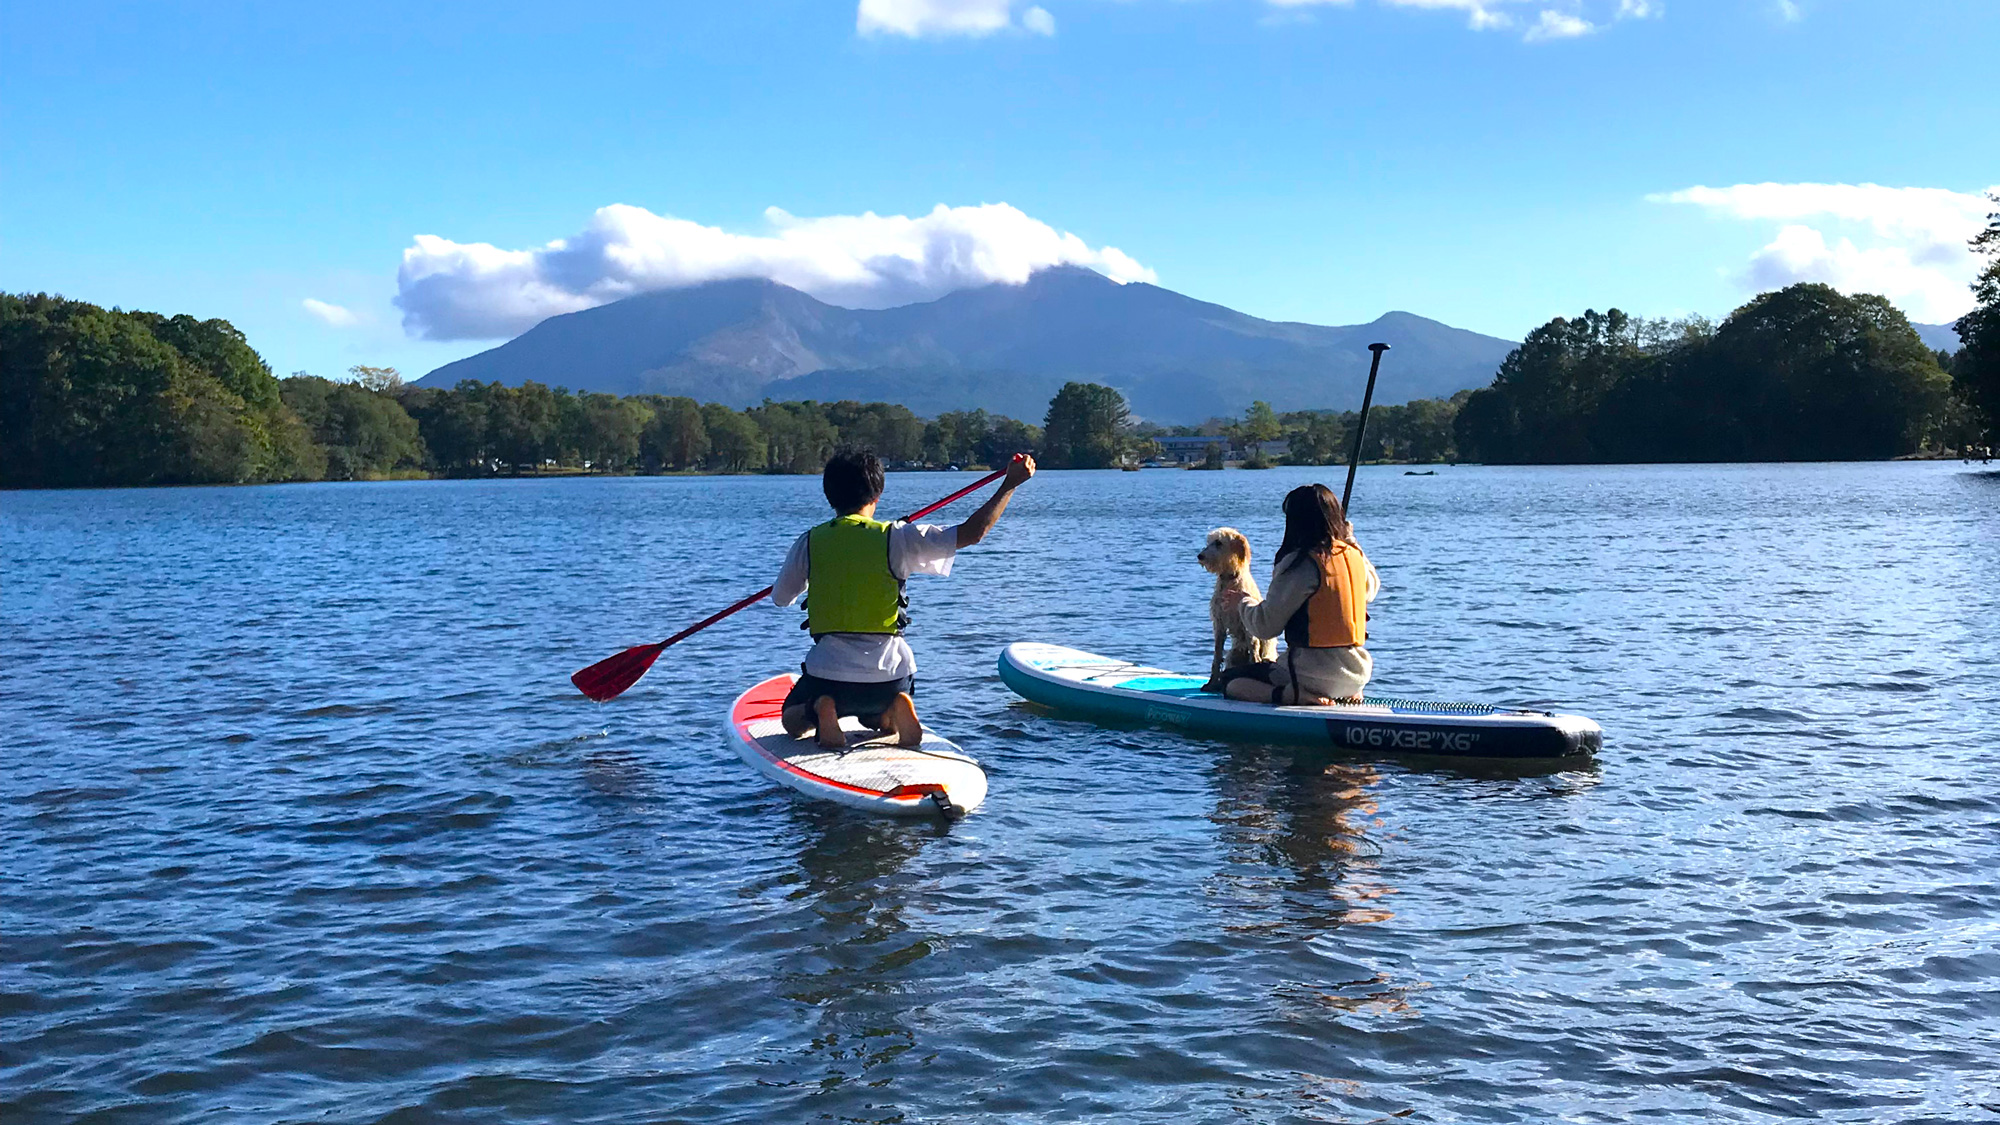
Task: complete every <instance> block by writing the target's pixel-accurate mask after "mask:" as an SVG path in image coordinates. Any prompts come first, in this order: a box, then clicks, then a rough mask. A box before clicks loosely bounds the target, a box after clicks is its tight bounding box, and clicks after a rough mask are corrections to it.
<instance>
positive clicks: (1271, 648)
mask: <svg viewBox="0 0 2000 1125" xmlns="http://www.w3.org/2000/svg"><path fill="white" fill-rule="evenodd" d="M1194 557H1195V561H1196V562H1199V563H1200V564H1201V568H1202V569H1203V570H1206V571H1208V572H1209V573H1210V574H1213V575H1215V592H1214V593H1212V594H1210V595H1209V596H1208V621H1209V624H1210V625H1212V626H1214V628H1215V659H1214V660H1212V661H1210V662H1209V665H1208V682H1207V683H1205V684H1203V685H1202V687H1201V690H1203V691H1221V690H1222V669H1223V668H1224V667H1225V666H1226V667H1230V668H1235V667H1238V666H1240V665H1244V664H1256V663H1259V662H1262V661H1268V660H1276V659H1277V658H1278V642H1277V641H1275V640H1261V639H1259V638H1257V637H1253V636H1251V635H1250V631H1249V630H1248V629H1245V628H1244V627H1243V618H1242V616H1241V615H1240V614H1239V613H1237V611H1236V605H1235V604H1234V603H1233V602H1229V601H1225V600H1224V599H1223V596H1222V595H1223V591H1225V590H1241V591H1243V596H1244V597H1245V598H1248V599H1250V600H1252V601H1262V600H1263V598H1264V594H1263V592H1262V591H1261V590H1259V589H1258V588H1257V580H1256V579H1255V578H1252V577H1250V540H1248V539H1246V538H1244V537H1243V533H1242V532H1240V531H1238V530H1236V529H1235V528H1233V527H1218V528H1216V529H1215V530H1214V531H1211V532H1209V533H1208V542H1207V543H1206V544H1205V545H1204V546H1203V547H1202V549H1201V550H1199V551H1197V552H1195V556H1194ZM1225 641H1227V642H1228V647H1229V659H1228V660H1227V661H1226V662H1225V661H1224V660H1223V642H1225Z"/></svg>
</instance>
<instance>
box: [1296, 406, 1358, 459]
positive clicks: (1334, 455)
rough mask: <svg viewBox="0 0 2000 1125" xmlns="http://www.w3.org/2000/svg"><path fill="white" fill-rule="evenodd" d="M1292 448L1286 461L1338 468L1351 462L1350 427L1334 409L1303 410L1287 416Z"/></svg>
mask: <svg viewBox="0 0 2000 1125" xmlns="http://www.w3.org/2000/svg"><path fill="white" fill-rule="evenodd" d="M1284 421H1285V437H1286V438H1287V439H1288V442H1287V445H1288V446H1289V448H1288V450H1287V452H1286V456H1285V459H1286V460H1288V461H1290V462H1291V463H1292V464H1294V465H1337V464H1339V463H1341V462H1343V461H1345V460H1346V459H1347V427H1346V426H1345V425H1343V424H1342V423H1341V418H1340V415H1338V414H1336V413H1334V412H1332V411H1330V410H1309V411H1300V412H1299V413H1296V414H1287V415H1285V416H1284Z"/></svg>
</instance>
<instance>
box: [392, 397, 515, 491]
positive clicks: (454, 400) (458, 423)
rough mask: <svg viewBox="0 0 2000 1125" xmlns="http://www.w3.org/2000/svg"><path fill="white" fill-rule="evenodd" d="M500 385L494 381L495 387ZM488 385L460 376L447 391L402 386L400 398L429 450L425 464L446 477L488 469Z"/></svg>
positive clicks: (425, 447)
mask: <svg viewBox="0 0 2000 1125" xmlns="http://www.w3.org/2000/svg"><path fill="white" fill-rule="evenodd" d="M498 385H499V384H497V383H496V384H494V386H498ZM488 393H489V388H488V387H487V385H486V384H484V383H480V382H477V381H475V380H472V379H462V380H460V381H459V383H458V385H457V386H455V387H453V388H451V389H450V390H438V389H435V388H430V387H415V388H412V387H405V388H403V389H402V391H401V398H400V401H401V402H402V404H403V409H404V410H405V411H407V412H408V413H409V415H410V416H411V417H412V418H415V419H416V421H417V430H418V433H419V435H420V436H421V437H422V440H423V445H424V449H425V451H426V452H427V453H428V458H427V460H426V464H427V465H428V466H429V467H430V468H431V469H433V470H434V471H437V472H442V473H444V474H445V475H447V476H464V475H467V474H472V473H479V474H483V473H486V472H488V471H489V465H488V461H489V458H490V457H491V454H490V453H489V452H488V449H487V444H486V430H487V427H486V400H487V397H488Z"/></svg>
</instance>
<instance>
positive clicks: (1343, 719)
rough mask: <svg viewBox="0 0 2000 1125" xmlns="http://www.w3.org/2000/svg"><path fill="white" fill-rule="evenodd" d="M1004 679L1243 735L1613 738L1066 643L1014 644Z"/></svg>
mask: <svg viewBox="0 0 2000 1125" xmlns="http://www.w3.org/2000/svg"><path fill="white" fill-rule="evenodd" d="M1000 678H1001V680H1003V681H1005V682H1006V684H1007V686H1008V687H1009V688H1012V689H1013V690H1014V692H1015V694H1017V695H1019V696H1020V697H1021V698H1023V699H1026V700H1028V701H1029V702H1031V703H1039V704H1041V705H1043V706H1045V707H1049V708H1052V709H1054V710H1056V711H1060V712H1064V713H1066V714H1072V715H1077V716H1082V717H1087V718H1100V719H1111V720H1116V721H1121V722H1134V723H1149V724H1156V725H1160V726H1169V727H1176V728H1178V729H1181V730H1186V731H1189V732H1193V733H1198V734H1204V735H1212V736H1215V737H1218V738H1224V739H1229V740H1232V741H1238V742H1299V743H1308V744H1312V745H1318V746H1332V747H1334V748H1337V749H1341V750H1354V751H1369V752H1382V753H1392V754H1439V755H1447V756H1451V757H1467V758H1566V757H1572V756H1576V755H1582V754H1594V753H1596V752H1597V751H1598V750H1599V749H1600V748H1601V747H1602V746H1603V744H1604V732H1603V730H1602V729H1601V728H1600V727H1598V725H1597V724H1596V723H1594V722H1592V721H1591V720H1589V719H1586V718H1584V717H1583V716H1581V715H1558V714H1554V713H1552V712H1548V711H1530V710H1522V709H1515V708H1506V707H1494V706H1488V705H1487V704H1483V703H1438V702H1427V701H1423V700H1412V699H1388V698H1377V697H1373V696H1370V697H1366V698H1364V699H1363V701H1362V702H1360V703H1358V704H1339V705H1335V706H1331V707H1273V706H1271V705H1269V704H1265V703H1244V702H1240V701H1238V700H1233V699H1224V698H1223V697H1222V696H1220V695H1215V694H1213V693H1210V692H1204V691H1202V690H1201V685H1202V683H1203V682H1204V681H1203V677H1201V676H1189V675H1183V674H1181V673H1178V672H1169V671H1167V670H1165V669H1162V668H1149V667H1146V666H1144V665H1140V664H1134V663H1132V662H1131V661H1129V660H1119V659H1117V658H1115V657H1110V656H1099V655H1097V654H1096V653H1091V652H1083V651H1080V650H1078V649H1073V648H1064V647H1063V646H1061V645H1048V644H1036V643H1031V642H1020V643H1016V644H1011V645H1008V646H1007V648H1006V650H1005V651H1004V652H1002V653H1001V654H1000Z"/></svg>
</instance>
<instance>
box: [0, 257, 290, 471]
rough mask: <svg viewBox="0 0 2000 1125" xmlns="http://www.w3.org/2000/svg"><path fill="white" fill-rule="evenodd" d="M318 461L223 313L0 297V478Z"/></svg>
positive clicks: (284, 467) (277, 467) (285, 466)
mask: <svg viewBox="0 0 2000 1125" xmlns="http://www.w3.org/2000/svg"><path fill="white" fill-rule="evenodd" d="M183 348H185V349H186V350H185V351H183V350H182V349H183ZM315 467H316V465H315V460H314V457H313V450H312V448H311V444H310V442H309V441H308V440H307V439H306V438H305V436H304V432H303V429H302V427H301V426H300V425H299V423H298V420H297V419H296V418H294V417H293V416H292V415H291V413H290V411H288V410H287V409H286V408H285V407H284V405H283V403H282V402H280V401H279V399H278V396H277V383H276V380H275V379H273V378H272V377H271V373H270V369H269V368H268V367H266V366H265V365H264V361H263V360H262V359H261V358H260V357H259V356H258V355H257V353H256V352H255V351H253V350H251V349H250V347H249V345H248V344H246V343H244V342H243V337H242V334H241V333H239V332H237V331H236V329H235V328H234V327H233V326H231V325H230V324H229V323H228V322H227V321H220V320H209V321H200V320H195V319H194V318H193V317H187V316H177V317H163V316H160V315H159V314H156V313H143V312H139V313H125V312H120V311H118V310H116V309H111V310H106V309H103V308H99V307H98V306H96V305H92V304H88V303H86V302H82V301H70V300H65V299H64V298H61V297H52V296H49V295H47V294H33V295H23V296H14V295H0V483H4V484H8V485H14V486H30V487H36V486H56V487H63V486H75V485H92V484H119V485H144V484H182V483H185V484H226V483H237V482H245V481H261V480H291V479H301V478H305V477H310V476H311V475H313V473H314V471H315Z"/></svg>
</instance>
